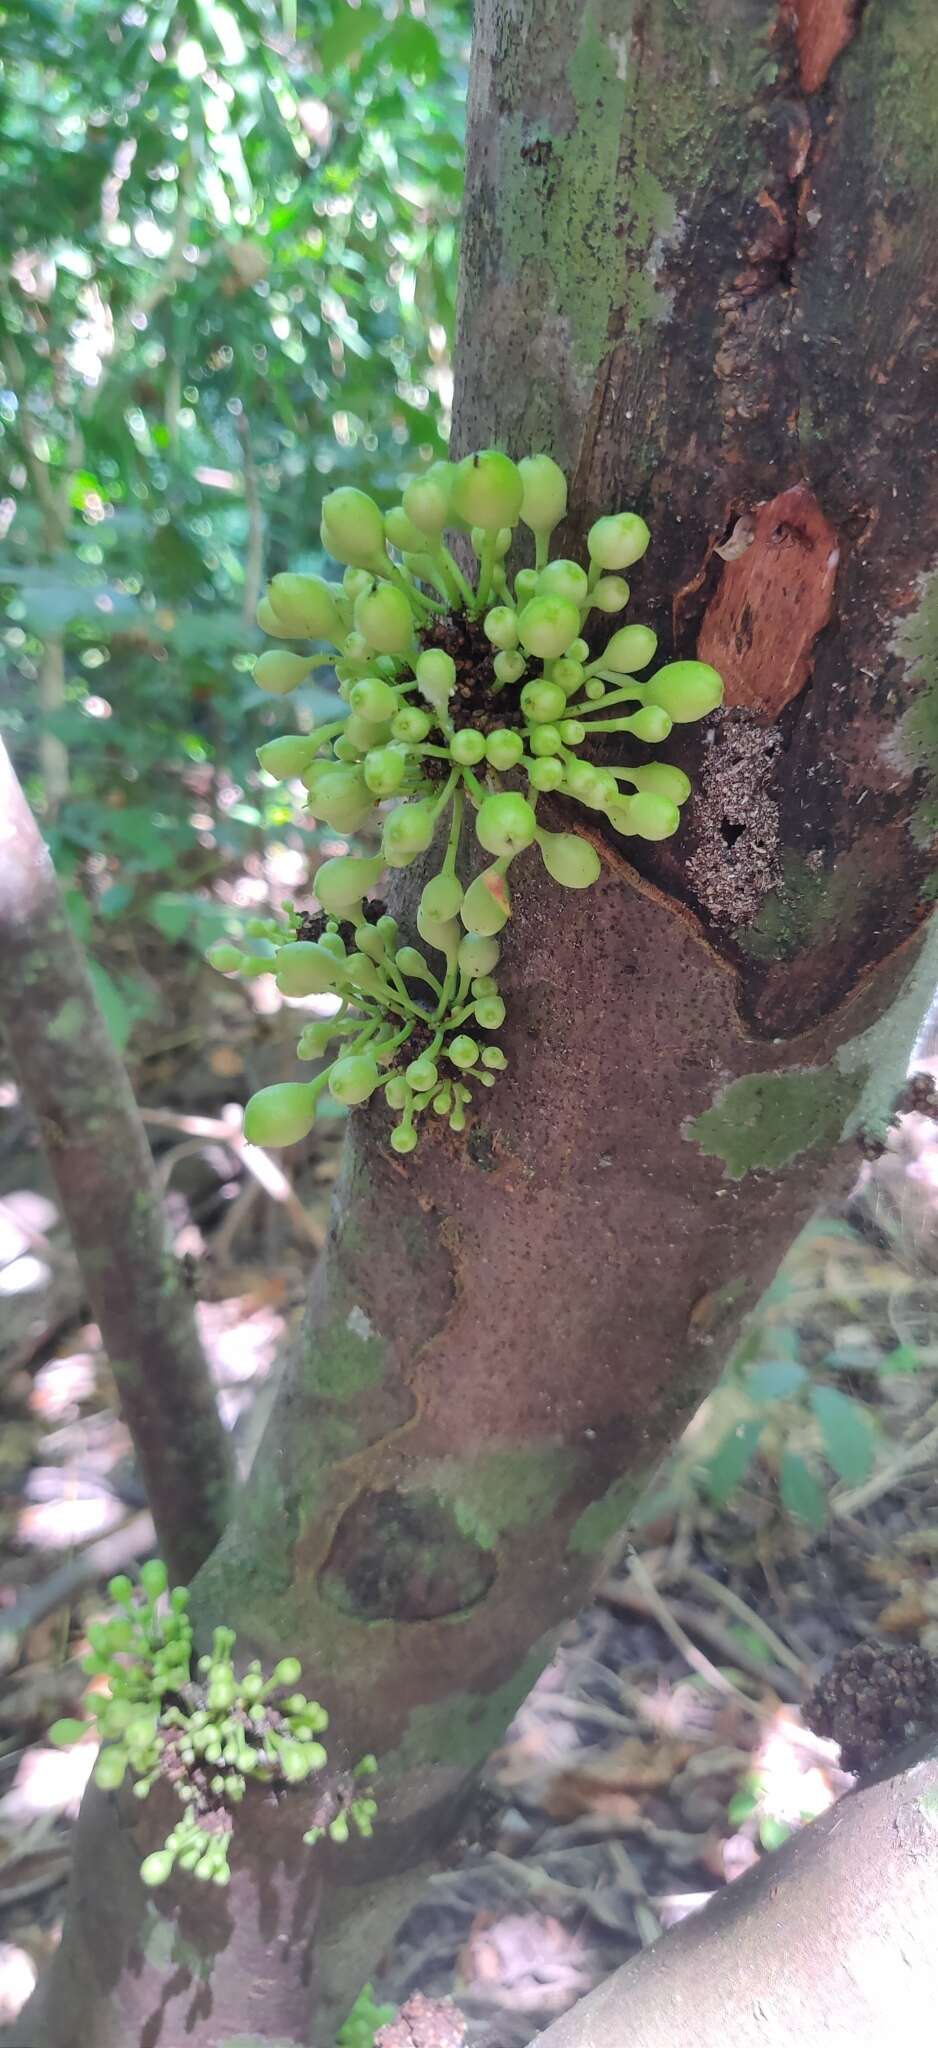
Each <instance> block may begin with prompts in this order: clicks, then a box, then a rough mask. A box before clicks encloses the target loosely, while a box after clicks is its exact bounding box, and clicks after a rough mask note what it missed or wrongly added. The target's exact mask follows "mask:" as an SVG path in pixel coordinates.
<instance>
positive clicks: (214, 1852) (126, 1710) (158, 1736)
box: [50, 1558, 377, 1885]
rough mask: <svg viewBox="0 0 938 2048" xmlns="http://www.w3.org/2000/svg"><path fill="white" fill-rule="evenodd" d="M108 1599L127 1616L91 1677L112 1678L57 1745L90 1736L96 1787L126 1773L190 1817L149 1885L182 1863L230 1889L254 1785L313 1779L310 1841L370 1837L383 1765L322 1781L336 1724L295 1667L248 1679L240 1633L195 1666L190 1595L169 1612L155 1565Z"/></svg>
mask: <svg viewBox="0 0 938 2048" xmlns="http://www.w3.org/2000/svg"><path fill="white" fill-rule="evenodd" d="M108 1590H109V1592H110V1594H111V1597H112V1599H113V1600H114V1602H115V1604H116V1606H117V1608H118V1610H119V1611H118V1612H117V1613H116V1614H115V1615H113V1616H112V1617H111V1618H110V1619H109V1620H108V1621H104V1622H100V1623H98V1624H96V1625H95V1626H93V1627H92V1628H90V1629H89V1631H88V1639H89V1642H90V1644H91V1649H90V1652H89V1654H88V1655H87V1656H86V1657H85V1659H84V1667H83V1668H84V1669H85V1671H87V1672H88V1673H89V1675H90V1676H92V1677H94V1678H106V1679H107V1684H108V1690H107V1692H106V1693H101V1692H97V1691H94V1690H92V1691H90V1692H89V1693H88V1694H87V1696H86V1697H87V1704H88V1706H89V1708H90V1710H91V1712H90V1715H89V1720H88V1721H74V1720H66V1721H57V1722H56V1723H55V1725H54V1726H53V1728H52V1729H51V1730H50V1740H51V1741H52V1742H55V1743H69V1742H76V1741H78V1740H79V1738H80V1737H81V1736H83V1735H85V1734H86V1733H87V1731H88V1728H89V1726H93V1727H94V1728H95V1730H96V1733H97V1735H98V1737H99V1740H100V1742H101V1744H102V1748H101V1753H100V1755H99V1757H98V1761H97V1764H96V1766H95V1779H96V1781H97V1783H98V1784H99V1785H101V1786H102V1787H103V1788H104V1789H105V1790H106V1791H116V1790H117V1788H118V1786H119V1785H121V1784H122V1783H123V1781H124V1778H125V1777H126V1775H127V1773H128V1771H129V1772H130V1773H131V1776H132V1778H133V1789H134V1792H135V1793H136V1795H137V1797H138V1798H139V1799H145V1798H146V1796H147V1794H148V1793H149V1792H150V1791H151V1790H152V1788H153V1786H154V1785H155V1784H156V1782H157V1779H160V1778H162V1779H165V1780H166V1781H167V1782H168V1783H169V1784H171V1785H172V1787H173V1789H174V1791H175V1793H176V1797H177V1798H178V1800H179V1801H180V1804H181V1805H182V1806H183V1808H184V1809H185V1810H184V1812H183V1814H182V1817H181V1818H180V1820H179V1821H178V1822H177V1823H176V1826H175V1827H174V1828H172V1829H171V1831H170V1833H169V1835H168V1836H167V1838H166V1841H165V1842H164V1844H163V1847H162V1849H157V1850H155V1851H154V1852H153V1854H152V1855H150V1856H147V1857H145V1859H144V1861H143V1864H142V1865H141V1872H140V1874H141V1876H142V1878H143V1881H144V1883H145V1884H149V1885H158V1884H165V1883H166V1880H167V1879H168V1878H169V1877H170V1875H171V1873H172V1871H173V1868H174V1866H175V1864H177V1863H178V1864H179V1867H180V1869H182V1870H186V1871H191V1872H192V1874H193V1875H194V1876H195V1877H197V1878H201V1879H202V1880H204V1881H210V1882H212V1883H214V1884H218V1885H225V1884H227V1883H228V1882H229V1878H230V1874H231V1873H230V1870H229V1866H228V1851H229V1846H230V1840H231V1832H232V1827H233V1808H235V1807H236V1806H238V1805H239V1803H240V1801H241V1800H242V1799H243V1797H244V1793H245V1790H246V1787H247V1783H248V1780H249V1779H253V1780H255V1781H257V1782H259V1783H261V1784H267V1785H278V1786H286V1785H298V1784H301V1783H303V1782H304V1780H306V1779H309V1778H315V1779H316V1781H317V1782H316V1785H315V1806H314V1813H313V1824H312V1826H311V1827H310V1829H309V1831H308V1832H307V1834H305V1835H304V1837H303V1839H304V1841H307V1842H315V1841H317V1840H318V1839H319V1837H320V1835H321V1834H322V1833H324V1832H326V1831H327V1832H328V1833H329V1835H330V1836H331V1838H332V1840H333V1841H335V1842H345V1841H347V1840H348V1837H349V1829H350V1823H351V1825H352V1826H354V1827H355V1828H356V1829H357V1832H358V1833H359V1834H361V1835H370V1834H371V1832H372V1822H373V1820H374V1815H375V1812H376V1810H377V1809H376V1806H375V1801H374V1800H373V1799H372V1798H370V1797H369V1796H368V1795H367V1794H365V1793H364V1792H363V1791H362V1789H361V1785H360V1783H359V1781H360V1780H361V1779H362V1778H366V1777H368V1776H369V1775H370V1774H371V1773H372V1772H373V1771H374V1770H375V1768H376V1765H375V1759H374V1757H364V1758H363V1759H362V1761H361V1763H360V1764H359V1765H358V1766H357V1769H356V1770H355V1771H354V1772H351V1773H346V1774H345V1775H344V1776H340V1777H335V1776H333V1778H332V1779H331V1780H328V1779H326V1778H324V1777H323V1773H324V1772H325V1768H326V1762H327V1758H326V1751H325V1749H324V1747H323V1745H322V1743H321V1741H319V1739H318V1738H319V1736H320V1735H321V1734H322V1733H323V1731H324V1729H325V1728H326V1727H327V1726H328V1720H329V1717H328V1715H327V1714H326V1713H325V1711H324V1709H323V1708H322V1707H321V1706H319V1705H318V1704H317V1702H316V1701H315V1700H308V1699H307V1698H306V1696H305V1694H304V1693H301V1692H297V1691H296V1689H295V1688H296V1684H297V1680H298V1679H299V1677H300V1665H299V1663H298V1661H297V1659H296V1658H295V1657H282V1658H281V1660H280V1662H279V1664H277V1665H276V1666H275V1668H274V1670H273V1671H272V1672H271V1674H270V1677H269V1678H265V1677H264V1674H263V1672H262V1669H261V1666H260V1664H259V1663H258V1662H257V1661H256V1660H255V1661H254V1662H253V1663H251V1664H249V1666H248V1668H247V1671H246V1672H245V1674H244V1676H243V1677H241V1678H239V1677H238V1676H237V1675H236V1673H235V1669H234V1664H233V1661H232V1651H233V1649H234V1645H235V1634H234V1630H233V1629H228V1628H217V1629H216V1630H215V1633H214V1636H213V1639H212V1650H211V1654H210V1655H209V1656H204V1657H199V1658H198V1659H197V1660H196V1661H195V1663H194V1664H193V1655H194V1653H193V1636H192V1623H191V1620H190V1618H189V1613H188V1602H189V1595H188V1592H187V1591H186V1588H185V1587H184V1586H175V1587H174V1588H173V1590H172V1592H170V1593H169V1595H168V1602H164V1595H166V1594H167V1592H168V1579H167V1573H166V1567H165V1565H164V1564H162V1563H161V1562H160V1560H159V1559H158V1558H154V1559H152V1560H151V1561H150V1563H148V1564H145V1565H144V1566H143V1568H142V1570H141V1573H140V1585H139V1588H135V1587H134V1586H133V1584H132V1582H131V1580H130V1579H128V1578H125V1577H123V1576H121V1577H118V1578H115V1579H112V1580H111V1581H110V1584H109V1588H108Z"/></svg>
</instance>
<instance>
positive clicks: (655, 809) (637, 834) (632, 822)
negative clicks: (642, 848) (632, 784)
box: [607, 789, 681, 839]
mask: <svg viewBox="0 0 938 2048" xmlns="http://www.w3.org/2000/svg"><path fill="white" fill-rule="evenodd" d="M623 813H624V821H623ZM607 816H608V818H609V820H610V823H611V824H613V825H614V826H615V828H616V831H617V832H626V833H629V834H630V835H631V836H632V837H633V838H635V839H670V837H671V834H672V832H676V831H677V828H678V826H679V824H680V822H681V814H680V811H679V810H678V807H677V805H676V804H673V803H671V802H670V800H669V799H668V797H666V796H659V795H658V794H657V793H656V792H655V791H654V790H650V789H649V790H644V789H643V790H639V792H638V795H637V796H630V797H626V799H625V801H624V802H623V803H619V804H616V805H614V806H612V805H610V806H609V807H608V809H607Z"/></svg>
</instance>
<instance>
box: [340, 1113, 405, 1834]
mask: <svg viewBox="0 0 938 2048" xmlns="http://www.w3.org/2000/svg"><path fill="white" fill-rule="evenodd" d="M416 1143H417V1133H416V1131H415V1130H414V1127H413V1124H395V1126H394V1129H393V1131H392V1132H391V1145H392V1147H393V1149H394V1151H395V1152H412V1151H413V1149H414V1146H415V1145H416ZM329 1832H330V1834H332V1832H333V1830H332V1828H330V1830H329ZM345 1839H346V1840H347V1839H348V1835H347V1832H346V1837H345Z"/></svg>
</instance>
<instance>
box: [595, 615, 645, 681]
mask: <svg viewBox="0 0 938 2048" xmlns="http://www.w3.org/2000/svg"><path fill="white" fill-rule="evenodd" d="M657 645H658V635H657V633H653V632H652V630H651V627H650V626H620V627H619V631H618V633H613V636H612V639H611V640H610V641H609V643H608V645H607V646H606V647H604V648H603V651H602V655H601V657H600V661H601V666H602V667H603V668H611V669H612V671H613V673H614V674H615V675H617V676H630V675H633V674H634V673H635V670H636V669H639V668H647V667H648V664H649V662H650V661H651V659H652V656H653V654H654V652H655V648H656V647H657Z"/></svg>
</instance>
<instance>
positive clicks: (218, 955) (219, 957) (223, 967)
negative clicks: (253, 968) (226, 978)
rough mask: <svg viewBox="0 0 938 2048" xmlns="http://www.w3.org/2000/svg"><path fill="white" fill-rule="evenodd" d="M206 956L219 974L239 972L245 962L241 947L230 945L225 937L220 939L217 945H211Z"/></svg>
mask: <svg viewBox="0 0 938 2048" xmlns="http://www.w3.org/2000/svg"><path fill="white" fill-rule="evenodd" d="M205 958H206V960H207V961H208V964H209V966H210V967H214V969H215V971H216V973H217V974H237V972H238V969H239V967H241V966H242V965H243V962H244V954H243V953H242V952H241V950H240V947H238V946H231V945H229V944H228V943H227V941H226V940H225V939H219V940H218V943H217V945H214V946H210V947H209V949H208V952H207V953H206V955H205Z"/></svg>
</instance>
